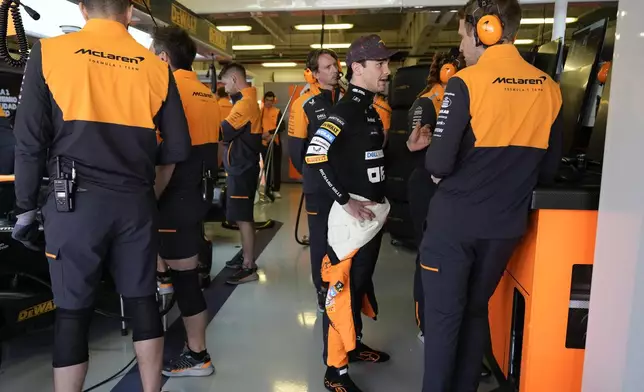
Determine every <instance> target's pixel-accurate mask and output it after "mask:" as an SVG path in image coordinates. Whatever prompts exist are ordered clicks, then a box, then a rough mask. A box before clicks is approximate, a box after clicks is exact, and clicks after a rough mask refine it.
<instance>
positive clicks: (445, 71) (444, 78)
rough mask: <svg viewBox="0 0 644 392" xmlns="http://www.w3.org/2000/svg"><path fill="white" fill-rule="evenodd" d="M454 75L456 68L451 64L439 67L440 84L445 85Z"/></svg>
mask: <svg viewBox="0 0 644 392" xmlns="http://www.w3.org/2000/svg"><path fill="white" fill-rule="evenodd" d="M455 74H456V66H455V65H454V64H452V63H447V64H445V65H443V66H442V67H441V83H443V84H447V82H448V81H449V79H450V78H451V77H452V76H454V75H455Z"/></svg>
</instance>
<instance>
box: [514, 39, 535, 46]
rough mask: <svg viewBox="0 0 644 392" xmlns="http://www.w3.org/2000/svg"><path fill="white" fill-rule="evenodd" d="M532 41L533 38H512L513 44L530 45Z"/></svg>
mask: <svg viewBox="0 0 644 392" xmlns="http://www.w3.org/2000/svg"><path fill="white" fill-rule="evenodd" d="M533 43H534V40H533V39H515V40H514V44H515V45H530V44H533Z"/></svg>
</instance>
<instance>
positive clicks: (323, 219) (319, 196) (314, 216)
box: [304, 191, 333, 291]
mask: <svg viewBox="0 0 644 392" xmlns="http://www.w3.org/2000/svg"><path fill="white" fill-rule="evenodd" d="M304 200H305V202H306V214H307V216H308V221H309V252H310V255H311V276H312V277H313V285H315V288H316V289H317V291H320V290H321V289H322V259H324V256H326V253H327V230H328V226H329V222H328V221H329V212H331V206H333V199H332V198H330V197H329V196H327V195H326V193H323V192H322V191H320V192H317V193H307V194H305V195H304Z"/></svg>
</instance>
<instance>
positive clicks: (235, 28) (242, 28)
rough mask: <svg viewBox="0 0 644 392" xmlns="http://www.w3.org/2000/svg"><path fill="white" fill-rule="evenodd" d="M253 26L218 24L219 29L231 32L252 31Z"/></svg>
mask: <svg viewBox="0 0 644 392" xmlns="http://www.w3.org/2000/svg"><path fill="white" fill-rule="evenodd" d="M252 29H253V28H252V27H251V26H244V25H242V26H217V30H219V31H222V32H224V33H230V32H233V31H251V30H252Z"/></svg>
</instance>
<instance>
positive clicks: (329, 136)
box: [315, 129, 335, 143]
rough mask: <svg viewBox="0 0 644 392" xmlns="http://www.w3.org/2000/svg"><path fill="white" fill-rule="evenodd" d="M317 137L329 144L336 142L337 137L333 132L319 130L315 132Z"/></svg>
mask: <svg viewBox="0 0 644 392" xmlns="http://www.w3.org/2000/svg"><path fill="white" fill-rule="evenodd" d="M315 135H316V136H321V137H323V138H324V139H326V140H327V141H328V142H329V143H333V141H334V140H335V135H333V134H332V133H331V132H329V131H327V130H326V129H318V130H317V132H315Z"/></svg>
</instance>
